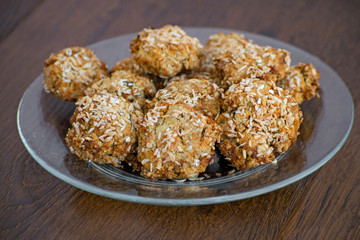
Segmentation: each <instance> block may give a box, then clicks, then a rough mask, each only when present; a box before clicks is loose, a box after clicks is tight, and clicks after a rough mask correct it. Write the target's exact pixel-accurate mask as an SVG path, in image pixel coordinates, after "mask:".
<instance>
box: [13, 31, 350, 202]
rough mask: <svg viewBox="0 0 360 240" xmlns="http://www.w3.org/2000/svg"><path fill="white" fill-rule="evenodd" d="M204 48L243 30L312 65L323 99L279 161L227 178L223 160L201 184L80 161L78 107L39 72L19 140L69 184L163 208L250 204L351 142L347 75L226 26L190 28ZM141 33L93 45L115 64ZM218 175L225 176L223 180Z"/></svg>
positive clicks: (313, 104)
mask: <svg viewBox="0 0 360 240" xmlns="http://www.w3.org/2000/svg"><path fill="white" fill-rule="evenodd" d="M185 31H186V32H187V33H188V34H189V35H190V36H195V37H197V38H199V40H200V41H201V42H202V43H203V44H205V42H206V40H207V38H208V37H209V35H211V34H214V33H218V32H224V33H229V32H232V31H234V32H238V33H241V34H244V35H245V36H246V37H247V38H249V39H252V40H254V42H255V43H258V44H260V45H270V46H272V47H275V48H284V49H286V50H288V51H290V52H291V58H292V64H293V65H296V64H298V63H299V62H304V63H312V64H314V66H315V67H316V68H317V69H318V70H319V71H320V73H321V78H320V84H321V98H318V99H312V100H310V101H307V102H305V103H303V104H302V105H301V109H302V111H303V113H304V121H303V123H302V125H301V128H300V136H299V138H298V140H297V141H296V143H295V144H294V145H293V146H292V147H291V148H290V149H289V150H288V151H287V152H286V153H285V154H283V155H281V156H279V157H278V158H277V163H275V164H274V163H272V164H267V165H262V166H259V167H256V168H253V169H249V170H246V171H238V172H234V173H233V174H228V171H229V168H228V167H227V166H226V165H224V164H222V161H218V159H217V161H215V163H214V164H213V165H212V166H210V167H209V168H208V171H207V173H208V174H209V175H210V176H211V177H210V178H204V179H203V180H201V181H186V182H173V181H157V182H152V181H149V180H147V179H144V178H142V177H140V176H138V175H137V174H135V173H133V172H132V171H131V170H130V169H129V168H128V167H127V166H123V167H122V168H115V167H112V166H107V165H105V166H102V165H98V164H95V163H87V162H83V161H79V160H77V158H76V157H75V156H74V155H72V154H70V152H69V150H68V148H67V147H66V144H65V142H64V138H65V134H66V131H67V129H68V127H69V123H68V122H69V119H70V116H71V115H72V112H73V111H74V104H73V103H68V102H64V101H61V100H59V99H56V98H55V97H53V96H51V95H50V94H47V93H45V92H44V91H43V85H42V81H43V76H42V75H40V76H39V77H38V78H36V79H35V81H34V82H33V83H32V84H31V85H30V86H29V88H28V89H27V90H26V92H25V93H24V96H23V98H22V100H21V102H20V105H19V109H18V118H17V121H18V129H19V134H20V137H21V139H22V141H23V143H24V145H25V147H26V148H27V150H28V151H29V153H30V154H31V155H32V157H33V158H34V159H35V160H36V161H37V162H38V163H39V164H40V165H41V166H42V167H44V168H45V169H46V170H47V171H49V172H50V173H51V174H53V175H54V176H56V177H58V178H60V179H62V180H63V181H65V182H67V183H69V184H72V185H73V186H75V187H78V188H80V189H83V190H85V191H88V192H92V193H95V194H99V195H102V196H105V197H110V198H114V199H119V200H124V201H130V202H138V203H148V204H159V205H200V204H214V203H220V202H227V201H234V200H239V199H245V198H249V197H253V196H257V195H260V194H264V193H267V192H270V191H274V190H276V189H279V188H281V187H284V186H286V185H289V184H291V183H293V182H295V181H297V180H299V179H301V178H303V177H305V176H307V175H309V174H310V173H312V172H314V171H315V170H317V169H318V168H320V167H321V166H322V165H324V164H325V163H326V162H327V161H328V160H330V159H331V157H333V156H334V154H335V153H336V152H337V151H338V150H339V149H340V147H341V146H342V145H343V144H344V142H345V140H346V138H347V137H348V135H349V132H350V129H351V126H352V122H353V115H354V110H353V101H352V98H351V95H350V93H349V91H348V89H347V88H346V86H345V84H344V82H343V81H342V80H341V78H340V77H339V76H338V75H337V74H336V73H335V72H334V71H333V70H332V69H331V68H330V67H328V66H327V65H326V64H324V63H323V62H322V61H320V60H319V59H318V58H316V57H314V56H312V55H310V54H308V53H306V52H305V51H302V50H300V49H298V48H296V47H294V46H291V45H289V44H286V43H283V42H280V41H277V40H274V39H271V38H268V37H264V36H260V35H255V34H250V33H246V32H240V31H235V30H226V29H219V28H185ZM135 36H136V34H128V35H123V36H120V37H116V38H112V39H109V40H105V41H102V42H99V43H96V44H93V45H90V46H89V47H90V48H91V49H93V50H94V51H95V53H96V55H97V56H98V57H99V58H100V59H102V60H104V61H105V62H106V63H107V65H108V66H112V65H113V64H114V63H115V62H116V61H119V60H121V59H123V58H125V57H127V56H128V53H129V43H130V41H131V39H132V38H133V37H135ZM216 172H221V173H222V175H221V176H220V177H218V176H216V175H215V173H216Z"/></svg>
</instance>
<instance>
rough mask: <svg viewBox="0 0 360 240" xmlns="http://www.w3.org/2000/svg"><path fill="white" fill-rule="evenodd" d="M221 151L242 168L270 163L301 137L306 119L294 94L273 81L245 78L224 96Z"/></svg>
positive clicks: (238, 167)
mask: <svg viewBox="0 0 360 240" xmlns="http://www.w3.org/2000/svg"><path fill="white" fill-rule="evenodd" d="M222 108H223V110H224V112H223V113H222V114H221V115H220V116H219V118H218V119H217V123H218V124H219V125H220V126H221V127H222V128H223V134H222V136H221V141H220V144H219V149H220V151H221V153H222V154H223V155H224V156H225V157H226V159H227V160H228V161H230V162H231V164H232V165H233V166H234V167H236V168H237V169H239V170H243V169H247V168H251V167H255V166H258V165H260V164H262V163H270V162H272V161H274V160H275V153H284V152H285V151H286V150H287V149H288V148H289V147H290V146H291V145H292V144H293V143H294V142H295V141H296V139H297V136H298V129H299V127H300V124H301V122H302V120H303V116H302V112H301V110H300V108H299V106H298V104H297V103H296V102H295V100H294V99H293V97H292V96H291V95H290V94H289V93H288V92H287V91H286V90H283V89H282V88H279V87H277V86H276V85H275V83H273V82H269V81H263V80H260V79H243V80H242V81H241V82H240V83H238V84H234V85H232V86H231V87H230V88H229V89H228V90H227V91H226V92H225V96H224V101H223V104H222Z"/></svg>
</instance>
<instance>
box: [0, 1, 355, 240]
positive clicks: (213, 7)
mask: <svg viewBox="0 0 360 240" xmlns="http://www.w3.org/2000/svg"><path fill="white" fill-rule="evenodd" d="M1 6H2V5H1ZM18 6H21V7H20V8H21V9H22V10H21V11H22V12H23V13H24V14H20V15H21V16H20V15H19V17H16V16H13V15H12V14H11V12H14V10H11V9H17V8H18ZM2 9H3V8H2ZM6 9H8V10H5V13H6V16H4V15H2V17H3V18H4V19H6V26H8V27H7V30H6V29H5V30H4V29H3V30H1V34H2V35H1V36H5V37H3V40H2V41H1V42H0V56H1V58H0V66H1V71H0V79H1V88H0V100H1V101H0V112H1V114H0V122H1V125H0V126H1V127H0V128H1V131H0V133H1V138H0V141H1V144H0V146H1V147H0V169H1V174H0V181H1V185H0V198H1V201H0V239H84V238H89V239H124V238H127V239H360V227H359V226H360V204H359V201H360V187H359V186H360V175H359V170H360V163H359V162H360V161H359V160H360V152H359V142H360V126H359V119H360V118H359V117H360V109H359V108H360V107H359V102H360V81H359V74H358V72H359V70H358V69H359V67H358V64H359V62H360V48H359V47H358V43H359V42H360V28H358V27H357V26H358V24H359V22H360V2H359V1H336V0H331V1H320V0H319V1H310V0H306V1H285V0H274V1H260V0H244V1H229V0H223V1H217V0H210V1H205V0H201V1H188V0H184V1H156V0H150V1H115V0H111V1H96V0H88V1H80V0H79V1H76V0H71V1H66V3H64V2H63V1H55V0H44V1H35V0H34V1H32V2H31V3H28V2H27V1H23V2H20V1H8V2H7V3H6ZM9 9H10V10H9ZM167 23H171V24H178V25H181V26H209V27H224V28H233V29H238V30H242V31H248V32H253V33H260V34H263V35H267V36H270V37H273V38H276V39H279V40H282V41H285V42H288V43H290V44H293V45H296V46H298V47H300V48H302V49H304V50H306V51H308V52H310V53H311V54H313V55H315V56H317V57H319V58H320V59H321V60H323V61H324V62H325V63H327V64H328V65H329V66H330V67H332V68H333V69H334V70H335V71H336V72H337V73H338V74H339V75H340V76H341V77H342V79H343V80H344V82H345V83H346V85H347V86H348V88H349V90H350V92H351V94H352V96H353V99H354V104H355V119H354V125H353V129H352V132H351V134H350V136H349V139H348V140H347V141H346V143H345V144H344V146H343V148H342V149H341V150H340V151H339V152H338V153H337V154H336V155H335V157H334V158H333V159H332V160H330V161H329V162H328V163H327V164H326V165H325V166H323V167H322V168H321V169H320V170H318V171H317V172H315V173H314V174H312V175H310V176H309V177H307V178H304V179H302V180H301V181H298V182H296V183H294V184H292V185H290V186H287V187H284V188H282V189H280V190H277V191H275V192H271V193H268V194H265V195H262V196H258V197H255V198H251V199H246V200H242V201H235V202H230V203H223V204H218V205H208V206H192V207H165V206H150V205H143V204H136V203H127V202H122V201H116V200H113V199H108V198H104V197H101V196H97V195H94V194H91V193H87V192H84V191H82V190H79V189H76V188H74V187H72V186H70V185H68V184H66V183H64V182H62V181H61V180H59V179H57V178H55V177H53V176H52V175H51V174H49V173H48V172H46V171H45V170H44V169H43V168H41V167H40V166H39V165H38V164H37V163H36V162H35V161H34V160H33V159H32V158H31V156H30V155H29V154H28V153H27V151H26V150H25V148H24V146H23V144H22V143H21V140H20V138H19V136H18V133H17V129H16V110H17V106H18V103H19V101H20V99H21V96H22V94H23V92H24V91H25V89H26V88H27V86H28V85H29V84H30V83H31V82H32V81H33V80H34V79H35V77H36V76H37V75H39V74H40V73H41V71H42V64H43V61H44V59H46V58H47V57H48V55H49V54H50V53H51V52H54V51H57V50H59V49H61V48H64V47H67V46H70V45H87V44H90V43H93V42H97V41H99V40H103V39H107V38H110V37H114V36H118V35H121V34H125V33H129V32H136V31H139V30H141V29H142V28H144V27H148V26H154V27H158V26H161V25H164V24H167ZM9 29H11V30H9ZM334 127H336V126H334Z"/></svg>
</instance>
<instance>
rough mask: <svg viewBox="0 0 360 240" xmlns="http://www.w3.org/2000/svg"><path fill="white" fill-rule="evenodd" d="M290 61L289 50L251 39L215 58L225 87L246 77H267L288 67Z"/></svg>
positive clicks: (222, 84)
mask: <svg viewBox="0 0 360 240" xmlns="http://www.w3.org/2000/svg"><path fill="white" fill-rule="evenodd" d="M290 61H291V59H290V53H289V52H288V51H286V50H284V49H276V48H272V47H269V46H265V47H263V46H259V45H257V44H254V43H252V42H250V41H243V42H241V44H237V45H235V47H234V48H231V49H228V50H227V51H225V52H222V53H220V54H217V55H216V57H215V60H214V62H215V66H216V69H217V70H218V71H219V72H220V75H221V77H222V80H221V86H222V87H223V88H224V89H228V88H229V87H230V86H231V85H232V84H235V83H239V82H240V81H241V80H242V79H244V78H262V79H265V78H266V77H267V76H268V75H272V74H274V73H277V72H279V71H282V70H284V69H286V68H288V67H289V66H290Z"/></svg>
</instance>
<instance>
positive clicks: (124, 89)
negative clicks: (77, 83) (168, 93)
mask: <svg viewBox="0 0 360 240" xmlns="http://www.w3.org/2000/svg"><path fill="white" fill-rule="evenodd" d="M95 92H108V93H111V94H114V95H115V96H118V97H123V98H124V99H126V100H127V101H129V102H131V103H132V104H134V106H135V107H136V108H137V109H140V110H141V109H143V107H144V105H145V100H146V99H151V98H153V97H154V95H155V93H156V88H155V86H154V84H153V82H152V81H151V80H150V79H149V78H147V77H141V76H139V75H137V74H135V73H132V72H129V71H124V70H118V71H115V72H113V73H112V74H111V77H106V78H102V79H101V80H100V81H97V82H95V83H94V84H93V85H92V86H91V87H90V88H89V89H87V90H86V93H87V94H88V95H89V94H90V95H91V94H93V93H95Z"/></svg>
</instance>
